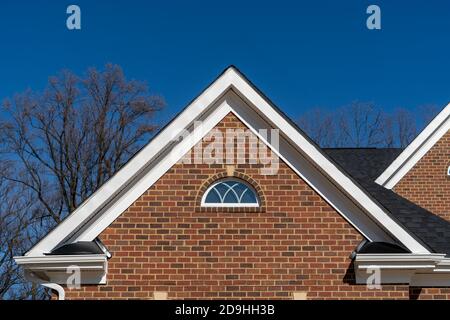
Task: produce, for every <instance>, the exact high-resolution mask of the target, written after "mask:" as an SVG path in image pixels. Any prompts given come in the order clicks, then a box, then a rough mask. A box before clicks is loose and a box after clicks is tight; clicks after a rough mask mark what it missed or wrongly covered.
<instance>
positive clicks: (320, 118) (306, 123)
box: [298, 108, 338, 148]
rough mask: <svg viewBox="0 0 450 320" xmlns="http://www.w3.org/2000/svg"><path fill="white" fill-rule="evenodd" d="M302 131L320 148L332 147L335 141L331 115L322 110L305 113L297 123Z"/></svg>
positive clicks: (334, 127) (316, 109) (334, 125)
mask: <svg viewBox="0 0 450 320" xmlns="http://www.w3.org/2000/svg"><path fill="white" fill-rule="evenodd" d="M298 123H299V126H300V128H301V129H302V130H304V131H305V132H307V133H308V136H309V137H310V138H311V139H313V140H314V141H315V142H316V143H317V144H319V145H320V146H322V147H325V148H327V147H333V146H335V145H336V144H337V143H338V141H337V139H336V124H335V122H334V118H333V114H332V113H329V112H326V111H325V110H323V109H320V108H315V109H313V110H311V111H309V112H307V113H305V114H304V115H303V116H302V117H301V118H300V119H299V121H298Z"/></svg>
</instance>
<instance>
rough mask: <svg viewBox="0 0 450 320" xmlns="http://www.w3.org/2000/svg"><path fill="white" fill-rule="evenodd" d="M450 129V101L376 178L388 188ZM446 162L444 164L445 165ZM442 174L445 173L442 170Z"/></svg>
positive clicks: (392, 186)
mask: <svg viewBox="0 0 450 320" xmlns="http://www.w3.org/2000/svg"><path fill="white" fill-rule="evenodd" d="M449 130H450V103H449V104H448V105H447V106H446V107H445V108H444V109H443V110H442V111H441V112H440V113H439V114H438V115H437V116H436V117H435V118H434V119H433V120H432V121H431V122H430V123H429V124H428V125H427V126H426V127H425V129H423V130H422V132H421V133H420V134H419V135H418V136H417V137H416V138H415V139H414V140H413V141H412V142H411V143H410V144H409V145H408V147H406V148H405V150H403V152H402V153H401V154H400V155H399V156H398V157H397V158H396V159H395V160H394V162H392V163H391V165H390V166H389V167H387V168H386V170H384V172H383V173H382V174H381V175H380V176H379V177H378V178H377V179H376V180H375V182H376V183H378V184H379V185H382V186H383V187H385V188H387V189H392V188H394V187H395V185H396V184H397V183H398V182H399V181H400V180H401V179H402V178H403V177H404V176H405V175H406V174H407V173H408V172H409V171H410V170H411V169H412V168H413V167H414V166H415V165H416V164H417V162H419V160H420V159H422V157H423V156H424V155H425V154H426V153H427V152H428V151H429V150H430V149H431V148H432V147H433V146H434V145H435V144H436V142H438V141H439V140H440V139H441V138H442V137H443V136H444V135H445V134H446V133H447V132H448V131H449ZM445 165H447V164H446V163H445V164H443V166H444V167H445ZM442 174H445V173H444V172H442Z"/></svg>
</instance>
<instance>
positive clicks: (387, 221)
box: [26, 67, 430, 257]
mask: <svg viewBox="0 0 450 320" xmlns="http://www.w3.org/2000/svg"><path fill="white" fill-rule="evenodd" d="M230 112H231V113H233V114H234V115H236V117H238V118H239V119H240V120H241V121H242V122H243V123H244V124H245V125H246V126H247V127H248V128H249V129H250V130H251V131H252V132H253V133H254V134H255V135H257V136H258V138H260V139H261V140H262V141H263V142H264V143H265V144H266V145H267V146H269V147H270V148H271V150H272V151H273V152H275V153H276V154H277V155H278V156H279V157H280V158H281V159H282V160H283V161H285V162H286V164H287V165H288V166H289V167H291V168H292V169H293V170H294V172H296V173H297V174H298V175H299V176H300V177H301V178H302V179H304V180H305V182H306V183H308V184H309V185H310V186H311V187H312V188H313V189H314V190H315V191H316V192H318V193H319V194H320V195H321V196H322V197H323V198H324V199H325V200H326V201H327V202H328V203H329V204H330V205H331V206H332V207H333V208H335V209H336V210H337V212H338V213H339V214H341V215H342V216H343V217H344V218H345V219H346V220H347V221H348V222H349V223H350V224H351V225H353V226H354V227H355V228H356V229H357V230H358V231H360V232H361V234H363V235H364V237H366V238H367V239H368V240H370V241H387V242H391V241H396V240H397V241H399V242H400V243H402V244H403V245H404V246H405V247H406V248H408V249H409V250H410V251H411V252H413V253H421V254H428V253H430V252H429V250H428V249H427V248H426V247H425V246H424V245H423V244H422V243H420V242H419V241H418V240H416V239H415V238H414V237H413V236H412V235H411V234H410V233H409V232H408V231H407V230H406V229H404V228H403V227H402V226H401V225H400V224H398V223H397V222H396V221H395V220H394V219H393V218H391V216H390V215H389V213H388V212H387V211H386V209H384V208H383V207H382V206H380V205H379V204H378V203H377V202H376V201H375V200H374V199H373V198H372V197H371V196H369V195H368V194H367V193H366V192H365V191H364V190H362V189H361V188H360V187H359V186H358V185H357V184H356V183H355V182H354V181H353V180H352V179H351V178H350V177H348V176H347V175H346V174H344V173H343V172H342V171H341V170H340V169H339V168H338V167H337V166H336V165H335V163H334V162H332V161H331V160H330V159H329V158H328V157H327V156H326V155H324V153H323V152H322V150H321V149H320V148H319V147H318V146H316V145H315V144H314V143H312V142H311V140H309V139H308V138H307V137H306V136H305V135H304V134H303V133H302V132H301V131H299V130H298V129H297V128H296V127H295V126H294V125H293V124H292V122H290V121H289V120H288V119H287V118H286V117H285V116H284V115H283V114H282V113H280V111H279V110H277V109H276V107H275V106H274V105H272V104H271V102H270V101H269V100H268V99H267V98H266V97H264V96H263V95H262V94H261V93H260V92H259V91H258V90H257V89H256V88H255V87H254V86H253V85H252V84H251V83H250V82H249V81H248V80H247V79H246V78H245V77H244V76H243V75H242V74H241V73H240V72H239V71H238V70H237V69H235V68H234V67H230V68H228V69H227V70H226V71H225V72H224V73H223V74H222V75H221V76H220V77H219V78H218V79H217V80H215V81H214V82H213V83H212V84H211V85H210V86H209V87H208V88H207V89H206V90H205V91H203V93H202V94H201V95H200V96H199V97H198V98H196V99H195V100H194V101H193V102H192V103H191V104H190V105H188V106H187V107H186V108H185V109H184V110H183V111H182V112H181V113H180V114H179V115H178V116H177V117H176V118H175V119H174V120H173V121H172V122H170V123H169V125H167V126H166V127H165V128H164V129H163V130H162V131H161V132H160V133H159V134H158V135H157V136H156V137H155V138H154V139H153V140H152V141H151V142H150V143H149V144H147V145H146V146H145V147H144V148H143V149H142V150H141V151H140V152H139V153H137V154H136V155H135V156H134V157H133V158H132V159H131V160H130V161H129V162H128V163H127V164H126V165H125V166H124V167H123V168H122V169H121V170H119V171H118V172H117V173H116V174H115V175H114V176H113V177H112V178H111V179H109V180H108V181H107V182H106V183H105V184H104V185H103V186H102V187H101V188H99V189H98V190H97V191H96V192H95V193H94V194H93V195H92V196H91V197H89V198H88V199H87V200H86V201H85V202H84V203H83V204H82V205H80V206H79V207H78V208H77V209H76V210H75V211H74V212H73V213H72V214H70V215H69V216H68V217H67V218H66V219H65V220H63V221H62V222H61V223H60V224H59V225H58V226H57V227H56V228H55V229H54V230H53V231H51V232H50V233H49V234H48V235H47V236H46V237H44V238H43V239H42V240H41V241H40V242H39V243H37V244H36V245H35V246H34V247H33V248H32V249H31V250H30V251H29V252H27V253H26V256H29V257H33V256H34V257H36V256H43V255H44V254H45V253H49V252H51V251H52V249H54V248H55V247H56V246H58V245H61V244H64V243H71V242H76V241H92V240H94V239H95V238H96V237H97V236H98V235H99V234H100V233H101V232H102V231H103V230H104V229H105V228H107V227H108V226H109V225H110V224H111V223H112V222H113V221H114V220H115V219H117V217H119V216H120V215H121V214H122V213H123V212H124V211H125V210H126V209H127V208H128V207H129V206H130V205H131V204H132V203H133V202H135V201H136V200H137V199H138V198H139V197H140V196H141V195H142V194H143V193H144V192H145V191H147V190H148V189H149V188H150V187H151V186H152V185H153V184H154V183H155V182H156V181H158V179H159V178H160V177H161V176H162V175H163V174H165V173H166V172H167V171H168V170H169V169H170V168H171V167H172V166H173V165H174V164H176V163H177V162H178V161H179V160H180V159H181V158H182V156H183V155H184V154H186V152H188V151H189V150H191V149H192V148H193V146H195V145H196V144H197V143H198V142H199V141H201V139H202V138H203V137H204V136H205V135H206V134H207V133H208V132H210V130H212V129H213V128H214V127H215V126H216V125H217V124H218V123H219V122H220V121H221V120H222V119H223V118H224V117H225V116H226V115H227V114H229V113H230ZM198 121H201V125H200V126H198V125H196V124H197V123H198ZM272 128H276V129H279V130H280V141H279V144H280V146H279V148H275V147H274V146H273V145H272V143H271V141H270V138H269V137H263V136H262V135H260V134H259V130H260V129H272ZM186 132H187V133H188V134H186ZM186 136H187V137H186ZM180 137H182V139H180Z"/></svg>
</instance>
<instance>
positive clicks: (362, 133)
mask: <svg viewBox="0 0 450 320" xmlns="http://www.w3.org/2000/svg"><path fill="white" fill-rule="evenodd" d="M381 125H382V113H381V111H380V110H379V109H377V108H376V107H375V106H374V104H373V103H367V102H358V101H356V102H353V103H352V104H350V105H349V106H346V107H344V108H342V109H341V110H340V111H339V115H338V131H339V137H340V139H339V140H340V141H341V143H342V146H344V147H356V148H359V147H375V146H378V145H379V144H380V143H381V142H382V129H381Z"/></svg>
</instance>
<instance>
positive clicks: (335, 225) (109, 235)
mask: <svg viewBox="0 0 450 320" xmlns="http://www.w3.org/2000/svg"><path fill="white" fill-rule="evenodd" d="M217 128H218V129H220V130H225V129H226V128H241V129H244V128H245V127H244V125H243V124H242V123H241V122H240V121H239V120H238V119H237V118H236V117H234V116H233V115H231V114H230V115H228V116H227V117H226V118H224V119H223V120H222V121H221V123H220V124H219V125H218V126H217ZM247 147H248V146H247ZM260 166H261V165H257V164H240V165H236V167H235V173H234V175H235V176H238V177H240V178H242V179H244V180H247V181H248V182H249V183H251V184H252V185H254V187H255V188H256V189H257V190H258V193H259V195H260V197H262V198H263V201H262V203H263V204H262V207H261V208H258V209H245V210H243V209H238V210H236V209H228V208H227V209H224V208H222V209H218V208H216V209H213V208H208V209H205V208H201V207H200V205H199V197H200V196H201V192H202V191H204V190H205V188H206V187H207V186H208V184H209V183H211V182H212V181H213V180H214V179H215V178H220V177H224V176H227V175H228V171H227V166H226V165H225V164H213V165H206V164H186V163H178V164H177V165H175V166H174V167H172V168H171V169H170V170H169V171H168V172H167V173H166V174H165V175H163V177H161V178H160V179H159V181H158V182H157V183H155V184H154V185H153V186H152V187H151V188H150V189H149V190H148V191H147V192H145V194H143V195H142V196H141V197H140V198H139V199H138V200H137V201H136V202H135V203H134V204H133V205H132V206H130V207H129V208H128V210H126V212H124V213H123V214H122V215H121V216H120V217H119V218H118V219H116V221H114V223H113V224H111V225H110V226H109V227H108V228H107V229H106V230H105V231H104V232H103V233H102V234H101V235H100V238H101V240H102V241H103V242H104V244H105V245H106V246H107V247H108V249H109V250H110V251H111V252H112V254H113V257H112V258H111V259H110V260H109V263H108V283H107V285H86V286H82V288H81V289H79V290H66V297H67V299H110V298H123V299H141V298H142V299H150V298H152V297H153V293H154V292H155V291H164V292H168V297H169V299H214V298H221V299H228V298H230V299H232V298H234V299H236V298H245V299H289V298H291V294H292V292H297V291H302V292H307V293H308V299H341V298H342V299H360V298H416V297H418V296H419V295H420V297H423V298H431V297H434V298H439V297H440V298H445V297H446V294H448V292H450V290H449V289H424V290H422V292H421V290H420V289H409V288H408V286H406V285H405V286H383V289H382V290H369V289H367V288H366V286H364V285H355V284H354V271H353V266H352V263H351V260H350V258H349V254H350V253H351V252H352V251H353V250H354V249H355V247H356V246H357V245H358V244H359V242H360V241H361V240H362V236H361V235H360V234H359V233H358V232H357V231H356V230H355V229H354V228H353V227H352V226H351V225H350V224H348V223H347V222H346V221H345V220H344V219H343V218H342V217H341V216H340V215H339V214H338V213H337V212H336V211H335V210H334V209H333V208H332V207H331V206H330V205H329V204H328V203H326V202H325V200H324V199H322V198H321V197H320V196H319V195H318V194H317V193H316V192H315V191H314V190H313V189H311V188H310V187H309V186H308V185H307V184H306V183H305V181H303V180H302V179H301V178H300V177H298V176H297V175H296V174H295V173H294V172H293V171H292V170H291V169H290V168H289V167H288V166H287V165H286V164H285V163H283V162H281V163H280V168H279V171H278V173H277V174H276V175H272V176H269V175H261V174H260V171H259V169H260Z"/></svg>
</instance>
